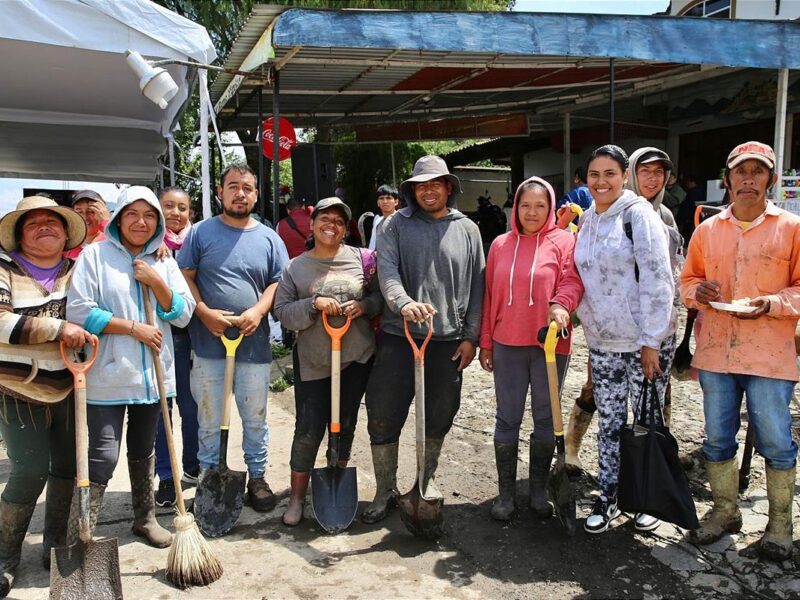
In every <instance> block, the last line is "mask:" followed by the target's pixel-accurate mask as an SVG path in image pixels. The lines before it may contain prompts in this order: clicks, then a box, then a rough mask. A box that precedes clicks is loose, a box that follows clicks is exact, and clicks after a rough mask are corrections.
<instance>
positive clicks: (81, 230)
mask: <svg viewBox="0 0 800 600" xmlns="http://www.w3.org/2000/svg"><path fill="white" fill-rule="evenodd" d="M31 210H52V211H53V212H54V213H57V214H59V215H61V217H62V218H63V219H64V221H66V223H67V244H66V246H64V250H71V249H72V248H75V247H77V246H80V245H81V243H82V242H83V240H84V238H85V237H86V223H84V221H83V218H82V217H81V216H80V215H79V214H78V213H76V212H75V211H74V210H72V209H71V208H67V207H66V206H59V205H58V204H57V203H56V201H55V200H51V199H50V198H45V197H43V196H28V197H27V198H23V199H22V200H20V201H19V204H17V208H16V210H14V211H12V212H10V213H8V214H7V215H5V216H4V217H3V218H2V219H0V246H2V247H3V249H4V250H5V251H6V252H12V251H14V250H16V249H17V240H16V239H15V236H14V230H15V229H16V227H17V222H19V220H20V219H21V218H22V217H23V216H24V215H25V213H27V212H29V211H31Z"/></svg>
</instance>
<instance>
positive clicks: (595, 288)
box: [575, 190, 677, 352]
mask: <svg viewBox="0 0 800 600" xmlns="http://www.w3.org/2000/svg"><path fill="white" fill-rule="evenodd" d="M626 222H630V224H631V229H632V233H633V243H631V240H630V239H628V236H627V235H626V234H625V227H624V224H625V223H626ZM634 261H635V262H634ZM575 263H576V265H577V267H578V273H579V274H580V276H581V280H582V281H583V285H584V288H585V290H586V291H585V293H584V295H583V300H581V303H580V306H578V317H579V318H580V320H581V324H582V325H583V329H584V333H585V334H586V341H587V343H588V345H589V348H590V349H593V350H602V351H604V352H634V351H636V350H639V349H640V348H641V347H642V346H648V347H650V348H660V347H661V344H662V342H663V341H664V340H666V339H667V338H668V337H669V336H670V335H672V333H674V331H675V326H674V323H675V319H676V315H677V313H676V310H675V307H674V306H673V302H672V299H673V297H674V291H675V288H674V283H673V278H672V272H671V270H670V262H669V252H668V248H667V236H666V232H665V229H664V225H663V224H662V222H661V220H660V219H659V218H658V216H657V215H656V214H655V213H654V212H653V210H652V209H651V208H650V205H649V204H648V202H647V200H645V199H644V198H642V197H641V196H637V195H636V194H634V193H633V192H631V191H630V190H625V191H623V193H622V195H621V196H620V197H619V198H618V199H617V201H616V202H614V204H612V205H611V206H610V207H609V209H608V210H607V211H605V212H604V213H601V214H597V213H596V212H595V207H594V206H592V207H591V208H590V209H589V210H587V211H586V212H585V213H583V216H582V217H581V221H580V230H579V231H578V239H577V242H576V245H575ZM636 265H638V267H639V280H638V281H637V280H636V276H635V266H636Z"/></svg>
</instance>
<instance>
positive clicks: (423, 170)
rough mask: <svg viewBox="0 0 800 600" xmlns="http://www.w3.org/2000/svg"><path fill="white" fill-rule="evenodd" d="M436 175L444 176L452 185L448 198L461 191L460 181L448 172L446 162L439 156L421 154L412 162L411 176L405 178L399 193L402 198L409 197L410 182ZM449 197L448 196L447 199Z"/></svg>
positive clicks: (428, 179) (424, 179) (421, 180)
mask: <svg viewBox="0 0 800 600" xmlns="http://www.w3.org/2000/svg"><path fill="white" fill-rule="evenodd" d="M437 177H444V178H445V179H446V180H447V181H449V182H450V183H451V184H452V185H453V191H452V192H451V193H450V198H453V196H457V195H458V194H460V193H461V181H460V180H459V179H458V177H456V176H455V175H453V174H452V173H451V172H450V170H449V169H448V168H447V163H446V162H444V160H443V159H442V158H441V157H439V156H423V157H422V158H420V159H419V160H417V162H416V163H415V164H414V171H413V172H412V173H411V177H409V178H408V179H406V180H405V181H404V182H403V183H402V185H401V186H400V193H401V194H402V195H403V197H404V198H411V196H412V193H411V186H412V184H414V183H422V182H423V181H430V180H431V179H436V178H437ZM450 198H448V200H449V199H450Z"/></svg>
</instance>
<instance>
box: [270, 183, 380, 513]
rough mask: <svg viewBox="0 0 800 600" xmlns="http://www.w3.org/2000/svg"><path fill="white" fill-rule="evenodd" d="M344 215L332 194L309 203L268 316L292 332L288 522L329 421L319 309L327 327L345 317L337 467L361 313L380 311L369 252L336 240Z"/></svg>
mask: <svg viewBox="0 0 800 600" xmlns="http://www.w3.org/2000/svg"><path fill="white" fill-rule="evenodd" d="M351 218H352V214H351V212H350V208H349V207H348V206H347V205H346V204H345V203H344V202H342V201H341V200H339V199H338V198H335V197H334V198H325V199H324V200H320V201H319V202H318V203H317V205H316V206H315V207H314V212H313V213H312V214H311V235H312V237H311V239H310V240H309V246H311V248H310V250H308V251H306V252H304V253H303V254H301V255H300V256H298V257H296V258H294V259H292V261H291V262H290V263H289V266H287V267H286V270H285V271H284V273H283V277H282V278H281V282H280V284H279V285H278V292H277V294H276V296H275V308H274V309H273V312H274V314H275V317H276V318H277V319H278V320H279V321H280V322H281V324H282V325H283V326H284V327H285V328H287V329H292V330H295V331H297V332H298V334H297V342H296V344H295V347H294V355H293V358H294V361H293V362H294V376H295V382H294V397H295V408H296V420H295V428H294V439H293V440H292V453H291V459H290V462H289V466H290V467H291V470H292V477H291V497H290V500H289V506H288V507H287V509H286V512H285V513H284V514H283V522H284V524H286V525H288V526H294V525H297V524H298V523H299V522H300V521H301V520H302V518H303V504H304V501H305V497H306V491H307V489H308V481H309V478H310V476H311V469H312V468H313V467H314V461H315V459H316V456H317V451H318V449H319V445H320V443H321V442H322V438H323V436H324V434H325V429H326V427H327V425H328V423H329V421H330V406H331V351H330V338H329V337H328V334H327V333H326V332H325V329H324V326H323V323H322V317H321V315H320V313H323V312H324V313H325V314H326V315H328V317H329V318H330V321H331V326H333V327H341V326H342V325H343V324H344V321H345V318H346V317H350V319H351V324H350V328H349V329H348V331H347V333H346V334H345V335H344V338H343V339H342V373H341V398H340V401H341V434H340V437H339V439H340V447H339V464H340V466H345V465H346V464H347V461H348V460H349V458H350V448H351V446H352V444H353V432H354V431H355V427H356V420H357V417H358V407H359V404H360V403H361V397H362V396H363V395H364V390H365V388H366V385H367V379H368V376H369V371H370V368H371V367H372V357H373V355H374V353H375V335H374V333H373V330H372V327H371V325H370V322H369V320H370V318H371V317H374V316H375V315H377V314H379V313H380V311H381V309H382V306H383V298H382V296H381V294H380V291H379V290H378V286H377V279H376V278H375V277H374V274H375V267H374V265H375V258H374V255H373V254H372V253H370V252H369V251H366V250H360V249H358V248H353V247H351V246H345V245H343V243H342V242H343V240H344V238H345V235H346V234H347V223H349V222H350V219H351Z"/></svg>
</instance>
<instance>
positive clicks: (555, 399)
mask: <svg viewBox="0 0 800 600" xmlns="http://www.w3.org/2000/svg"><path fill="white" fill-rule="evenodd" d="M559 333H560V332H559V327H558V325H556V322H555V321H553V322H551V323H550V325H549V326H548V327H547V336H546V337H545V340H544V360H545V364H546V366H547V387H548V389H549V391H550V412H552V413H553V429H554V430H555V435H556V439H557V440H558V438H561V439H562V440H563V438H564V423H563V421H562V419H561V392H560V391H559V389H558V387H559V379H558V368H557V367H556V345H557V344H558V336H559ZM562 335H563V334H562Z"/></svg>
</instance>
